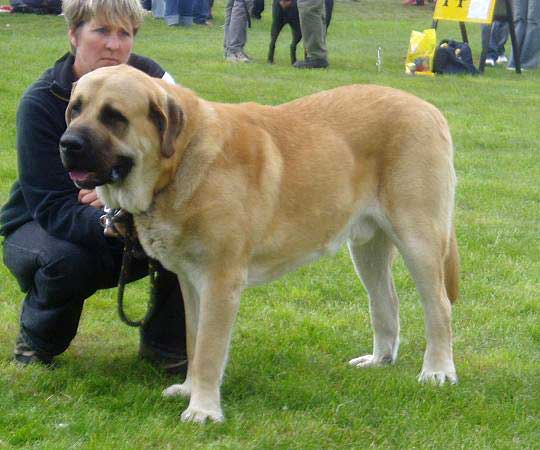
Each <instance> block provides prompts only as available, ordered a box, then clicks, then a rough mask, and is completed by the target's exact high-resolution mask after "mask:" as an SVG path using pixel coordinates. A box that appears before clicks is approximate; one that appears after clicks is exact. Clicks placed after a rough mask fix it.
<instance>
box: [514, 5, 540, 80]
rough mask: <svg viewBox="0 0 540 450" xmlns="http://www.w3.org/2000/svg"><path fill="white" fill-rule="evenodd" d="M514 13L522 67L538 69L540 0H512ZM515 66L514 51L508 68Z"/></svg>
mask: <svg viewBox="0 0 540 450" xmlns="http://www.w3.org/2000/svg"><path fill="white" fill-rule="evenodd" d="M512 13H513V14H514V27H515V29H516V41H517V46H518V48H519V58H520V62H521V67H522V68H523V69H537V68H538V67H540V1H539V0H512ZM515 68H516V66H515V61H514V54H513V52H512V54H511V55H510V62H509V63H508V69H510V70H515Z"/></svg>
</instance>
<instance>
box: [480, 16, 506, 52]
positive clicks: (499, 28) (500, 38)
mask: <svg viewBox="0 0 540 450" xmlns="http://www.w3.org/2000/svg"><path fill="white" fill-rule="evenodd" d="M490 29H491V38H490V39H489V43H488V46H487V52H486V59H493V60H494V61H495V60H497V58H498V57H499V56H502V55H504V45H505V44H506V41H507V40H508V23H507V22H501V21H499V20H495V21H493V24H492V25H483V26H482V43H484V42H485V41H486V40H487V37H488V34H489V31H490Z"/></svg>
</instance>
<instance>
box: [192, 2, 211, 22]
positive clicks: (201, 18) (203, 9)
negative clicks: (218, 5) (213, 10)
mask: <svg viewBox="0 0 540 450" xmlns="http://www.w3.org/2000/svg"><path fill="white" fill-rule="evenodd" d="M209 16H210V1H209V0H195V1H194V2H193V22H195V23H198V24H205V23H206V21H207V20H208V17H209Z"/></svg>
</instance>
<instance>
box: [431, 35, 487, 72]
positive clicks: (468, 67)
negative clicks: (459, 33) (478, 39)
mask: <svg viewBox="0 0 540 450" xmlns="http://www.w3.org/2000/svg"><path fill="white" fill-rule="evenodd" d="M433 72H435V73H467V74H470V75H477V74H478V69H477V68H476V67H474V63H473V57H472V51H471V47H469V44H467V43H466V42H456V41H451V40H447V39H445V40H443V41H441V42H440V43H439V46H438V47H437V48H436V49H435V56H434V57H433Z"/></svg>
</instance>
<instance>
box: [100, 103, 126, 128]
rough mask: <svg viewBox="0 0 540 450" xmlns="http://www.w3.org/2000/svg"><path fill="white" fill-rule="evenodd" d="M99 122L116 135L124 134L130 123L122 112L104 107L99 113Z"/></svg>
mask: <svg viewBox="0 0 540 450" xmlns="http://www.w3.org/2000/svg"><path fill="white" fill-rule="evenodd" d="M99 120H100V121H101V123H103V125H105V126H106V127H107V128H109V129H110V130H112V131H113V132H115V133H118V134H122V133H124V132H125V131H126V129H127V127H128V125H129V121H128V120H127V118H126V116H124V115H123V114H122V113H121V112H120V111H118V110H117V109H115V108H113V107H111V106H108V105H106V106H104V107H103V108H102V109H101V112H100V113H99Z"/></svg>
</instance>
